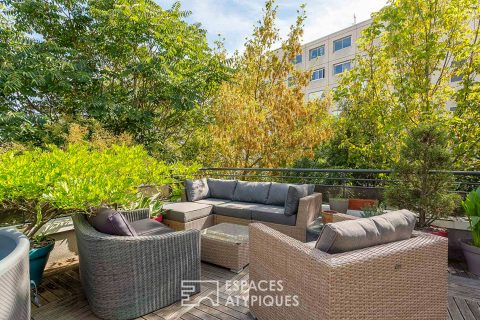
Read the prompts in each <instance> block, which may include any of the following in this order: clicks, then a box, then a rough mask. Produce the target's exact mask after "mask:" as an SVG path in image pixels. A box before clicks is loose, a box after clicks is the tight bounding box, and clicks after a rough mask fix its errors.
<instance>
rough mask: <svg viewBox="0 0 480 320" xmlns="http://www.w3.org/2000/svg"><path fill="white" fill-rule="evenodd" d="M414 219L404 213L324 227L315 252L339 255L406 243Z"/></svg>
mask: <svg viewBox="0 0 480 320" xmlns="http://www.w3.org/2000/svg"><path fill="white" fill-rule="evenodd" d="M416 220H417V218H416V216H415V215H414V214H413V213H412V212H410V211H408V210H399V211H394V212H389V213H386V214H383V215H380V216H376V217H372V218H363V219H356V220H349V221H341V222H337V223H328V224H327V225H325V227H324V228H323V230H322V232H321V233H320V237H319V238H318V240H317V243H316V248H317V249H319V250H322V251H324V252H327V253H341V252H347V251H352V250H358V249H363V248H368V247H371V246H376V245H380V244H385V243H389V242H393V241H400V240H406V239H409V238H410V237H411V236H412V232H413V228H414V227H415V222H416Z"/></svg>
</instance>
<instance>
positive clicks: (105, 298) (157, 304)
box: [73, 209, 200, 319]
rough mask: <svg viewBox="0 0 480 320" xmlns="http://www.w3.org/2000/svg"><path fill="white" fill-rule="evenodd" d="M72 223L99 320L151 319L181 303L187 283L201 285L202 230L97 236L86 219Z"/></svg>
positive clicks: (136, 214)
mask: <svg viewBox="0 0 480 320" xmlns="http://www.w3.org/2000/svg"><path fill="white" fill-rule="evenodd" d="M123 214H124V215H125V217H126V218H127V219H128V220H129V221H136V220H140V219H148V218H149V212H148V209H142V210H135V211H130V212H123ZM73 222H74V226H75V233H76V237H77V245H78V251H79V255H80V275H81V281H82V285H83V289H84V292H85V295H86V297H87V300H88V302H89V305H90V307H91V309H92V311H93V312H94V313H95V314H96V315H97V316H98V317H100V318H103V319H132V318H136V317H139V316H141V315H144V314H147V313H150V312H152V311H154V310H157V309H160V308H162V307H165V306H167V305H169V304H172V303H174V302H176V301H179V300H180V299H181V282H182V280H199V279H200V234H199V231H198V230H188V231H181V232H173V233H168V234H164V235H155V236H137V237H121V236H111V235H106V234H103V233H100V232H98V231H96V230H95V229H94V228H93V227H92V226H91V225H90V224H89V223H88V222H87V220H86V219H85V217H84V216H83V215H82V214H75V215H73ZM195 286H196V287H195V289H196V290H195V292H194V293H197V292H199V290H200V287H199V286H198V285H195Z"/></svg>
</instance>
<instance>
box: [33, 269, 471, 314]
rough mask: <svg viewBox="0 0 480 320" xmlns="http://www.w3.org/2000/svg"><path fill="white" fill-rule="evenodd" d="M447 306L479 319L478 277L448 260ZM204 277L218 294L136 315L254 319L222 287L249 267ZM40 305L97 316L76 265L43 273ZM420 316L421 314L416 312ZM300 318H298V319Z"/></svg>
mask: <svg viewBox="0 0 480 320" xmlns="http://www.w3.org/2000/svg"><path fill="white" fill-rule="evenodd" d="M449 273H450V275H449V297H448V310H449V317H448V319H449V320H450V319H451V320H475V319H477V320H480V279H479V278H478V277H476V276H475V275H473V274H470V273H468V272H467V271H465V266H464V265H462V264H459V263H451V264H450V266H449ZM202 279H203V280H219V281H220V283H221V285H222V286H221V288H220V293H219V295H218V296H217V294H216V288H215V286H214V285H211V286H210V285H205V286H202V289H201V292H200V293H199V294H197V295H196V296H195V297H194V300H192V302H196V301H200V300H201V303H200V304H199V305H198V306H195V307H182V306H181V305H180V303H176V304H173V305H170V306H168V307H166V308H163V309H161V310H157V311H155V312H152V313H151V314H148V315H145V316H143V317H140V318H139V319H149V320H173V319H183V320H199V319H207V320H218V319H222V320H239V319H242V320H243V319H253V317H252V316H251V314H250V313H249V311H248V308H247V307H246V305H247V299H248V290H245V291H241V289H240V290H239V291H234V292H231V291H230V290H227V288H225V281H226V280H248V268H247V269H245V270H243V271H242V272H241V273H239V274H236V273H232V272H230V271H228V270H226V269H223V268H219V267H215V266H213V265H210V264H202ZM39 294H40V303H41V306H40V307H38V306H35V305H32V318H33V319H35V320H47V319H55V320H67V319H75V320H80V319H98V318H97V317H95V316H94V315H93V314H92V312H91V311H90V308H89V306H88V303H87V301H86V299H85V296H84V295H83V293H82V287H81V283H80V278H79V273H78V267H76V266H75V267H71V268H69V269H67V270H64V271H62V272H60V273H56V274H52V275H49V276H47V277H45V279H44V281H43V283H42V285H41V287H40V288H39ZM229 295H231V296H234V297H238V296H240V297H241V300H240V304H239V305H236V306H231V304H228V303H226V302H227V299H228V298H229ZM205 297H210V298H212V299H217V298H218V299H219V302H220V306H214V305H213V304H212V303H211V301H210V300H202V298H205ZM419 319H421V315H419ZM299 320H300V319H299Z"/></svg>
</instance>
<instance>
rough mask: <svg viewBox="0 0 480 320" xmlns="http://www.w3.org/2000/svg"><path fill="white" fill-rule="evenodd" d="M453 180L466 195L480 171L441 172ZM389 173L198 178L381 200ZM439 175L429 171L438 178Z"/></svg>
mask: <svg viewBox="0 0 480 320" xmlns="http://www.w3.org/2000/svg"><path fill="white" fill-rule="evenodd" d="M442 172H448V173H451V174H453V175H454V176H455V185H454V186H453V188H452V192H458V193H460V194H465V193H467V192H469V191H470V190H472V189H474V188H477V187H478V186H480V171H442ZM391 173H392V170H382V169H313V168H202V169H201V170H200V173H199V176H206V177H211V178H221V179H239V180H246V181H275V182H288V183H312V184H315V185H316V189H315V190H316V191H318V192H322V193H324V200H328V196H329V195H342V196H349V197H362V198H369V199H379V200H383V191H384V189H385V187H386V186H387V185H388V184H390V183H398V181H395V180H392V179H391ZM438 173H440V171H431V174H438Z"/></svg>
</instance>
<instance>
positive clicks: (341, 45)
mask: <svg viewBox="0 0 480 320" xmlns="http://www.w3.org/2000/svg"><path fill="white" fill-rule="evenodd" d="M351 45H352V36H348V37H345V38H342V39H338V40H335V41H333V52H335V51H338V50H342V49H345V48H348V47H350V46H351Z"/></svg>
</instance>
